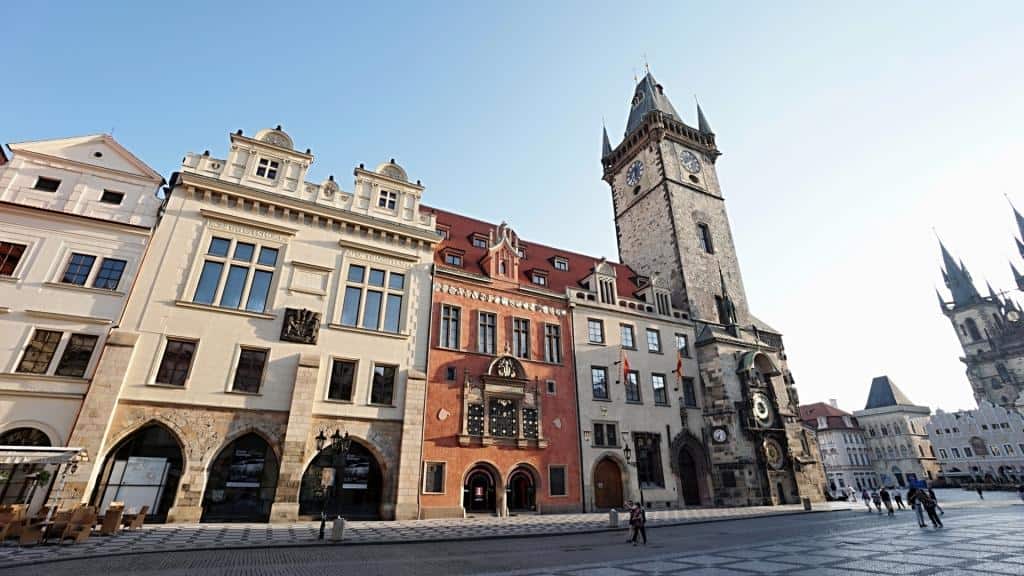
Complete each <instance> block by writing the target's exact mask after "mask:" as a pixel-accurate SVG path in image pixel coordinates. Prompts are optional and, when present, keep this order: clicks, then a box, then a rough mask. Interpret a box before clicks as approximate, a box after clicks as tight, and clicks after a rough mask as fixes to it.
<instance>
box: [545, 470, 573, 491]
mask: <svg viewBox="0 0 1024 576" xmlns="http://www.w3.org/2000/svg"><path fill="white" fill-rule="evenodd" d="M555 470H561V472H562V492H561V493H560V494H556V493H555V483H554V481H553V480H552V475H551V474H552V472H554V471H555ZM547 480H548V497H550V498H568V497H569V467H568V466H566V465H565V464H548V478H547Z"/></svg>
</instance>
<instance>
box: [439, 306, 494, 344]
mask: <svg viewBox="0 0 1024 576" xmlns="http://www.w3.org/2000/svg"><path fill="white" fill-rule="evenodd" d="M446 308H447V309H449V310H453V311H454V312H455V314H454V315H449V316H447V317H446V316H445V309H446ZM453 318H454V319H455V324H454V326H455V335H454V338H455V346H454V347H452V346H448V342H446V341H445V337H444V334H445V330H446V329H447V331H448V332H447V333H448V338H447V339H448V340H451V339H452V334H451V325H450V322H451V321H452V319H453ZM478 320H479V317H478ZM495 331H497V330H495ZM462 337H463V333H462V306H459V305H457V304H449V303H447V302H440V303H439V305H438V308H437V347H438V348H441V349H443V350H455V351H460V350H462ZM495 344H497V340H496V341H495Z"/></svg>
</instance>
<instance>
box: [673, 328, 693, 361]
mask: <svg viewBox="0 0 1024 576" xmlns="http://www.w3.org/2000/svg"><path fill="white" fill-rule="evenodd" d="M673 337H674V339H675V345H676V350H678V351H679V353H680V354H681V355H682V356H683V358H689V357H690V336H689V335H687V334H680V333H679V332H676V333H675V334H674V336H673ZM680 338H682V340H683V345H682V346H680V345H679V339H680Z"/></svg>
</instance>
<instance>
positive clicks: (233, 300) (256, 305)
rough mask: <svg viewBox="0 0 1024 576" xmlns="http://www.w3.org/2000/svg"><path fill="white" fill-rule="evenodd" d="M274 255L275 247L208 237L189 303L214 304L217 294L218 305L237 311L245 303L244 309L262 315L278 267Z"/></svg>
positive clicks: (275, 253) (275, 252)
mask: <svg viewBox="0 0 1024 576" xmlns="http://www.w3.org/2000/svg"><path fill="white" fill-rule="evenodd" d="M232 245H233V246H232ZM232 248H233V250H232ZM277 252H278V250H277V248H269V247H266V246H257V245H255V244H251V243H249V242H240V241H237V240H231V239H228V238H217V237H214V238H211V239H210V246H209V248H208V249H207V251H206V260H205V261H204V262H203V269H202V272H200V274H199V282H198V283H197V285H196V292H195V294H194V295H193V296H192V301H193V302H195V303H197V304H213V303H214V300H215V299H216V297H217V294H218V291H219V292H220V300H219V301H218V303H217V305H218V306H221V307H224V308H235V309H239V308H242V306H243V303H244V305H245V306H244V309H245V310H247V311H249V312H257V313H261V312H264V311H265V310H266V308H267V304H268V302H267V299H268V298H269V296H270V285H271V282H272V281H273V278H274V268H275V267H276V266H277ZM257 253H258V254H259V257H258V258H256V261H255V262H253V255H254V254H257ZM229 254H231V257H230V258H229V257H228V255H229ZM225 267H227V269H228V272H227V274H224V268H225Z"/></svg>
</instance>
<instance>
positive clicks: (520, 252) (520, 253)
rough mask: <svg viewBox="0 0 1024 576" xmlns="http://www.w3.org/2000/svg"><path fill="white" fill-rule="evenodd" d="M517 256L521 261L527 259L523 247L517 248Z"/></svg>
mask: <svg viewBox="0 0 1024 576" xmlns="http://www.w3.org/2000/svg"><path fill="white" fill-rule="evenodd" d="M516 255H517V256H519V258H521V259H523V258H526V250H525V249H524V248H522V247H520V248H516Z"/></svg>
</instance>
